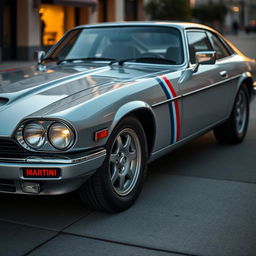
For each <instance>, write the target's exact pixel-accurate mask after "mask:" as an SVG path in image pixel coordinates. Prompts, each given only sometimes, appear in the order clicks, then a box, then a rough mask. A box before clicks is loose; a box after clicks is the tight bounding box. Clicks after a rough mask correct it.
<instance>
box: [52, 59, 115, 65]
mask: <svg viewBox="0 0 256 256" xmlns="http://www.w3.org/2000/svg"><path fill="white" fill-rule="evenodd" d="M73 61H81V62H90V61H110V64H112V63H114V62H116V59H111V58H104V57H88V58H72V59H61V60H59V61H58V62H57V64H58V65H59V64H61V63H62V62H73Z"/></svg>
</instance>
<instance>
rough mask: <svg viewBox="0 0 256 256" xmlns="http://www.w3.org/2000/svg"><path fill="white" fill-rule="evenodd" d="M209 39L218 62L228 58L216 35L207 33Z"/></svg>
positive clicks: (227, 53) (225, 49)
mask: <svg viewBox="0 0 256 256" xmlns="http://www.w3.org/2000/svg"><path fill="white" fill-rule="evenodd" d="M209 37H210V40H211V42H212V45H213V48H214V50H215V51H216V57H217V59H218V60H219V59H223V58H226V57H228V56H230V54H229V52H228V50H227V48H226V47H225V45H224V44H223V43H222V41H221V40H220V39H219V38H218V37H217V36H216V35H214V34H212V33H210V32H209Z"/></svg>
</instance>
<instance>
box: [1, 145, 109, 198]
mask: <svg viewBox="0 0 256 256" xmlns="http://www.w3.org/2000/svg"><path fill="white" fill-rule="evenodd" d="M105 156H106V150H105V149H103V150H99V151H97V152H94V153H89V154H86V155H82V156H81V155H79V156H74V157H54V156H44V157H38V156H34V157H32V156H31V157H27V158H23V159H21V158H19V159H16V158H1V157H0V192H4V193H17V194H26V192H25V191H24V189H23V187H24V186H23V185H24V184H25V183H31V184H38V185H39V186H40V191H39V193H38V194H42V195H43V194H44V195H49V194H55V195H56V194H64V193H68V192H71V191H74V190H76V189H77V188H79V187H80V186H81V185H82V184H83V183H84V182H85V181H86V180H87V179H88V178H89V177H90V176H91V175H92V174H93V173H94V172H95V171H96V169H98V168H99V167H100V166H101V165H102V164H103V162H104V159H105ZM22 168H31V169H36V168H40V169H44V168H50V169H55V168H56V169H60V176H59V177H56V178H52V177H51V178H49V177H48V178H45V177H36V178H34V177H33V178H27V177H24V175H23V171H22Z"/></svg>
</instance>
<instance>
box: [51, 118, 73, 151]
mask: <svg viewBox="0 0 256 256" xmlns="http://www.w3.org/2000/svg"><path fill="white" fill-rule="evenodd" d="M48 138H49V141H50V142H51V144H52V146H54V147H55V148H57V149H62V150H63V149H66V148H68V147H69V146H70V145H71V144H72V143H73V142H74V133H73V132H72V130H71V129H70V128H69V127H68V126H67V125H65V124H63V123H54V124H53V125H51V127H50V129H49V132H48Z"/></svg>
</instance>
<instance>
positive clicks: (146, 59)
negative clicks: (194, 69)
mask: <svg viewBox="0 0 256 256" xmlns="http://www.w3.org/2000/svg"><path fill="white" fill-rule="evenodd" d="M129 61H130V62H141V63H143V62H145V63H154V64H176V62H175V61H173V60H168V59H165V58H159V57H140V58H131V59H124V60H119V61H117V62H118V64H119V65H120V66H122V65H123V64H124V63H125V62H129Z"/></svg>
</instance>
